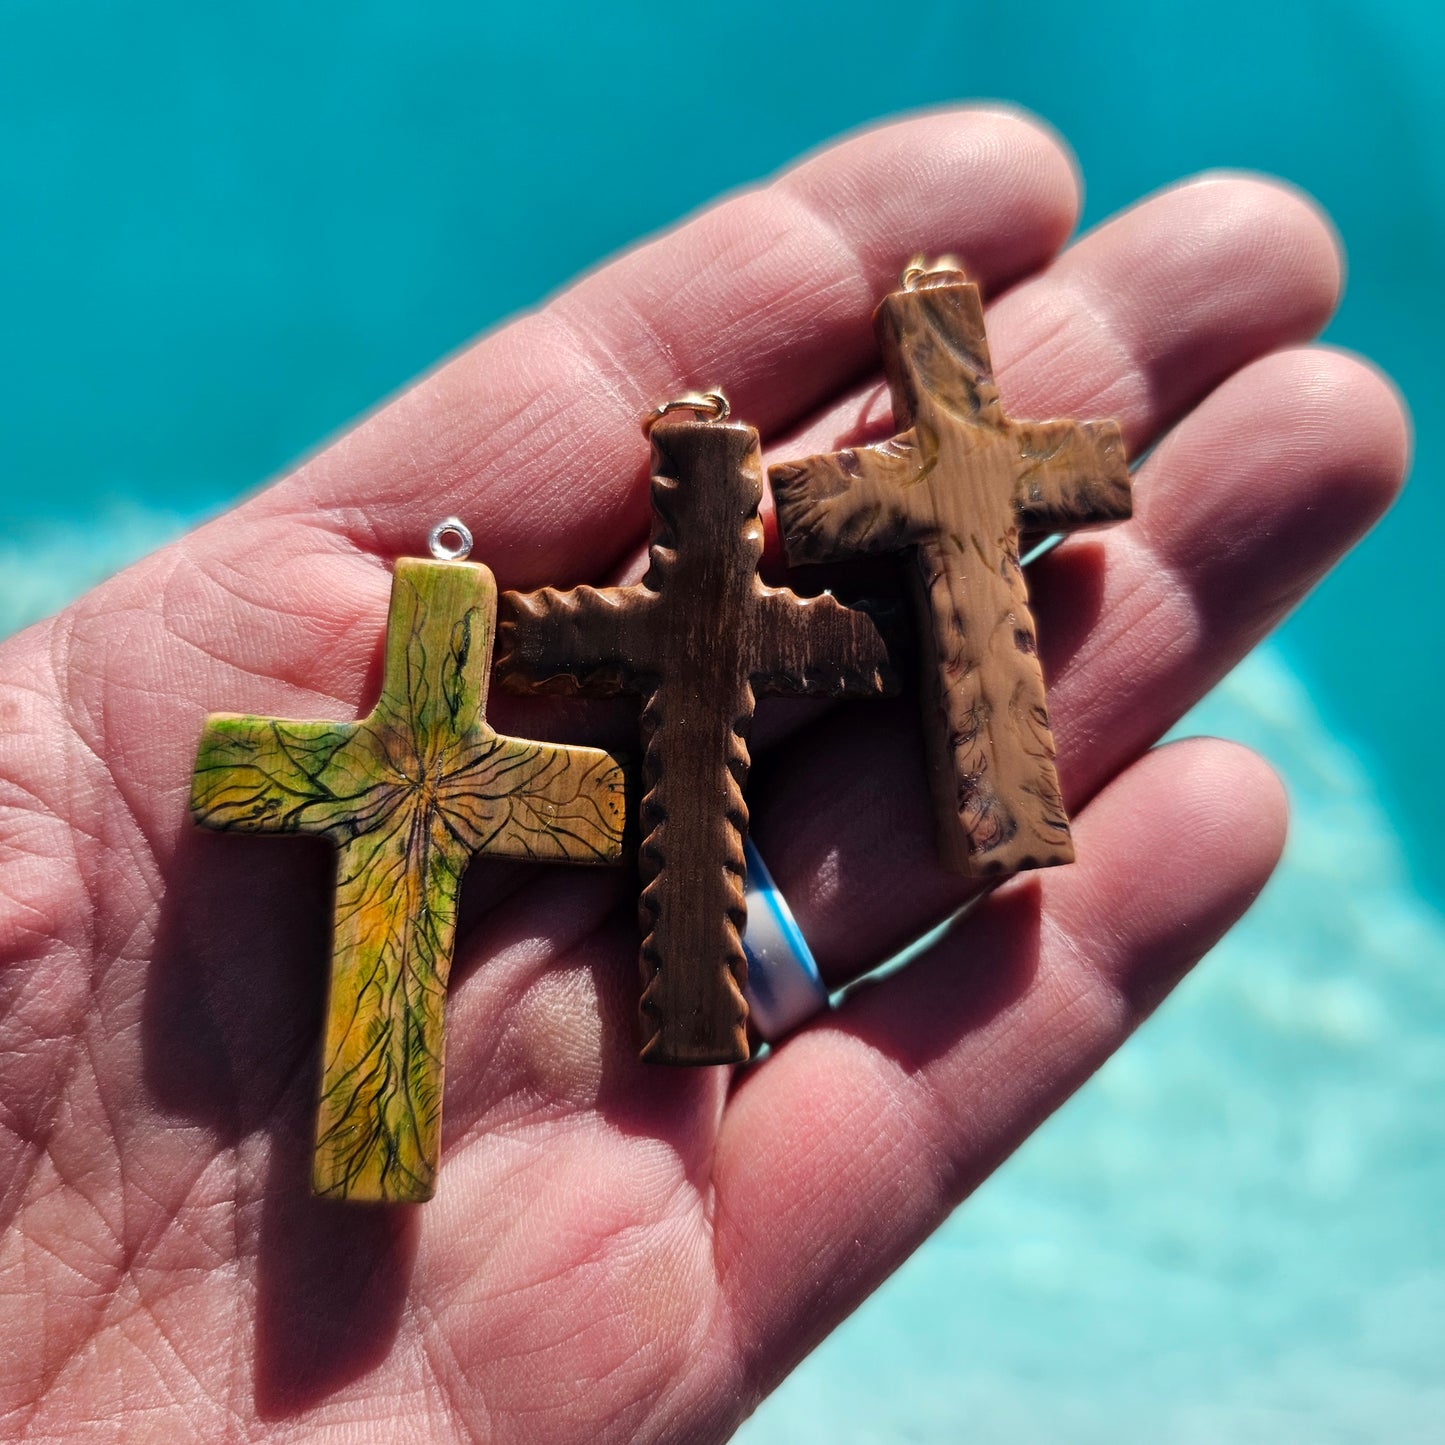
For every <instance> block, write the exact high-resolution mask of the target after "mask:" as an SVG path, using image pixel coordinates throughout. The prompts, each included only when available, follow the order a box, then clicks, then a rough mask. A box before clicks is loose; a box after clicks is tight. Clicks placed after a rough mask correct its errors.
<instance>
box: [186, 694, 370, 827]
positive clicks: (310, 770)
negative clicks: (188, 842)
mask: <svg viewBox="0 0 1445 1445" xmlns="http://www.w3.org/2000/svg"><path fill="white" fill-rule="evenodd" d="M356 733H357V724H355V723H333V722H284V721H281V720H279V719H276V718H264V717H243V716H238V715H234V714H228V713H221V714H218V715H216V716H214V717H211V718H209V719H207V722H206V726H205V730H204V732H203V733H202V735H201V745H200V751H199V753H198V755H197V758H196V771H195V774H194V776H193V778H192V780H191V816H192V817H193V818H194V819H195V821H196V822H197V823H199V824H200V825H201V826H202V827H203V828H214V829H217V830H220V829H226V830H232V831H236V832H242V833H326V834H333V835H335V836H338V837H340V836H347V835H349V834H350V833H352V832H353V831H355V830H354V828H353V826H352V824H353V821H354V819H355V817H356V814H357V812H358V807H359V805H360V806H364V803H363V796H364V794H365V792H366V788H367V784H366V782H365V781H364V780H363V779H361V778H353V777H352V776H351V775H350V772H349V770H348V769H347V768H346V767H345V766H344V761H343V757H342V756H338V755H341V754H342V750H343V749H344V748H345V746H346V744H347V743H349V742H350V741H351V740H352V739H353V738H354V737H355V736H356Z"/></svg>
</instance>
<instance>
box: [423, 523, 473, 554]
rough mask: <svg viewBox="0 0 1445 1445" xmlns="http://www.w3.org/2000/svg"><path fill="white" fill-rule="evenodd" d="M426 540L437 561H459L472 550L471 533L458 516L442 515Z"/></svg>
mask: <svg viewBox="0 0 1445 1445" xmlns="http://www.w3.org/2000/svg"><path fill="white" fill-rule="evenodd" d="M426 541H427V546H428V547H430V548H431V554H432V556H433V557H435V558H436V559H437V561H438V562H460V561H461V560H462V559H463V558H464V557H466V556H467V555H468V554H469V553H470V552H471V550H472V534H471V532H470V530H469V529H468V527H467V524H466V523H465V522H463V521H462V520H461V519H460V518H459V517H443V518H442V520H441V521H440V522H438V523H437V524H436V526H435V527H433V528H432V529H431V534H430V536H428V537H427V539H426Z"/></svg>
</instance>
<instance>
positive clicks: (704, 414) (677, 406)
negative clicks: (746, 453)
mask: <svg viewBox="0 0 1445 1445" xmlns="http://www.w3.org/2000/svg"><path fill="white" fill-rule="evenodd" d="M732 410H733V409H732V404H731V403H730V402H729V401H728V399H727V397H725V396H724V395H723V394H722V392H721V391H719V390H718V389H717V388H716V387H714V388H713V389H712V390H711V391H690V392H688V393H687V395H686V396H679V397H676V398H674V399H673V400H672V401H665V402H663V403H662V405H661V406H655V407H653V408H652V410H651V411H650V412H648V413H647V415H646V416H644V417H643V418H642V434H643V436H645V437H650V436H651V435H652V429H653V427H655V426H656V425H657V424H658V422H660V421H661V420H662V419H663V417H665V416H668V415H670V414H671V413H672V412H675V411H690V412H692V413H693V414H694V415H695V416H696V417H697V418H698V420H699V421H726V420H727V419H728V417H730V416H731V415H732Z"/></svg>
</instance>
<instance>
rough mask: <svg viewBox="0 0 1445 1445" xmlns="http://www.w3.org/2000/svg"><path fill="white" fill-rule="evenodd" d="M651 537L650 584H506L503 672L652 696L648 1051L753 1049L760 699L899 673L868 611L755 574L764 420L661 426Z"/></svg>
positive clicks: (645, 912) (647, 757) (519, 680)
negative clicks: (751, 960)
mask: <svg viewBox="0 0 1445 1445" xmlns="http://www.w3.org/2000/svg"><path fill="white" fill-rule="evenodd" d="M652 445H653V478H652V505H653V535H652V546H651V552H650V566H649V569H648V573H647V576H646V577H645V578H644V579H643V581H642V582H641V583H640V584H638V585H637V586H633V587H611V588H603V589H598V588H592V587H581V588H578V589H576V590H575V591H571V592H560V591H557V590H555V589H552V588H546V589H544V590H542V591H540V592H530V593H525V594H522V593H511V592H509V593H505V594H503V597H502V614H501V626H500V631H499V659H498V676H499V677H501V678H503V679H504V680H505V681H506V683H507V685H508V686H511V687H515V688H517V689H518V690H520V691H542V692H548V691H550V692H570V693H586V694H590V695H611V694H616V693H620V692H630V693H636V694H638V695H639V696H640V697H641V699H642V715H641V728H642V736H643V741H644V745H645V750H644V754H643V770H644V786H645V789H646V792H645V795H644V797H643V800H642V806H641V832H642V834H643V839H642V844H641V847H640V852H639V867H640V870H641V874H642V884H643V887H642V893H641V898H640V903H639V912H640V919H641V926H642V932H643V942H642V956H641V967H642V978H643V995H642V1019H643V1035H644V1042H643V1045H642V1056H643V1058H645V1059H647V1060H649V1061H651V1062H654V1063H665V1064H725V1063H737V1062H741V1061H742V1060H744V1059H746V1058H747V1056H748V1045H747V1033H746V1028H745V1023H746V1019H747V1004H746V1003H745V1001H744V998H743V985H744V983H745V981H746V971H747V963H746V960H745V958H744V955H743V950H742V944H741V931H742V928H743V926H744V923H745V921H746V912H745V905H744V902H743V878H744V863H743V841H744V839H745V837H746V835H747V826H748V810H747V804H746V802H745V801H744V797H743V793H744V788H745V787H746V784H747V774H748V765H749V758H748V733H749V729H750V727H751V724H752V717H753V705H754V700H755V698H756V697H758V696H759V695H761V694H765V693H782V694H788V695H792V696H802V695H818V696H828V697H877V696H881V695H883V694H884V693H886V692H888V691H890V690H892V688H893V687H894V686H895V684H894V679H893V676H892V672H891V670H890V668H889V664H888V657H887V650H886V648H885V646H884V644H883V640H882V638H881V637H880V635H879V633H878V630H877V628H876V627H875V626H874V624H873V622H872V621H871V620H870V619H869V618H868V616H867V615H866V614H864V613H862V612H859V611H857V610H855V609H853V608H849V607H845V606H843V604H842V603H840V602H838V601H836V600H835V599H834V598H832V597H831V596H828V595H824V596H821V597H810V598H804V597H799V596H798V595H797V594H796V593H793V592H790V591H787V590H786V589H777V588H771V587H766V586H764V585H763V583H762V582H761V581H760V580H759V578H758V562H759V560H760V559H761V557H762V551H763V528H762V523H761V522H760V521H759V519H758V504H759V503H760V502H761V500H762V464H761V461H760V458H759V453H758V438H757V433H756V432H755V431H754V430H753V429H752V428H751V427H749V426H744V425H741V424H739V423H735V422H716V421H712V422H703V421H677V420H668V421H664V422H661V423H659V424H658V425H657V426H656V427H654V428H653V431H652Z"/></svg>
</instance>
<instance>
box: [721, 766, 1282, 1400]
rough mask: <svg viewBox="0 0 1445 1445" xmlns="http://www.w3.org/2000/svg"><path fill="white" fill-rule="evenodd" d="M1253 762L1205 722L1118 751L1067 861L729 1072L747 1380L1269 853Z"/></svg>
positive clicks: (839, 1306)
mask: <svg viewBox="0 0 1445 1445" xmlns="http://www.w3.org/2000/svg"><path fill="white" fill-rule="evenodd" d="M1285 811H1286V807H1285V801H1284V797H1283V793H1282V790H1281V789H1280V786H1279V784H1278V781H1277V780H1276V779H1275V778H1274V776H1273V774H1272V773H1271V772H1270V771H1269V769H1268V768H1267V767H1266V766H1265V765H1264V764H1263V763H1261V762H1260V761H1259V760H1258V759H1256V758H1254V757H1253V756H1252V755H1250V754H1248V753H1246V752H1245V751H1244V750H1243V749H1240V748H1237V747H1234V746H1233V745H1231V744H1226V743H1220V742H1216V741H1213V740H1209V741H1203V740H1197V741H1193V742H1189V743H1181V744H1175V745H1173V746H1170V747H1167V748H1163V749H1161V750H1159V751H1158V752H1156V753H1153V754H1150V755H1149V756H1147V757H1146V758H1144V759H1142V760H1140V761H1139V762H1138V763H1136V764H1135V765H1134V766H1133V767H1132V768H1131V769H1130V770H1129V771H1128V772H1127V773H1125V774H1124V775H1123V776H1122V777H1121V778H1119V779H1118V780H1117V781H1116V782H1115V783H1114V784H1112V785H1111V786H1110V787H1109V788H1108V789H1107V790H1106V791H1105V792H1104V793H1103V794H1101V796H1100V797H1099V798H1098V799H1097V800H1096V801H1095V802H1094V803H1092V804H1091V805H1090V806H1089V808H1088V809H1087V810H1086V811H1085V813H1084V814H1083V815H1082V816H1081V817H1080V819H1079V842H1080V849H1079V856H1080V859H1081V861H1080V862H1079V863H1078V864H1077V865H1075V866H1074V867H1072V868H1065V869H1057V870H1053V871H1051V872H1048V873H1045V874H1035V875H1032V876H1031V877H1029V878H1027V879H1017V880H1014V881H1011V882H1010V883H1009V884H1008V885H1006V886H1005V888H1004V889H1002V890H1000V892H999V893H998V894H997V895H996V896H995V897H994V898H992V899H990V900H989V901H988V902H987V903H986V904H985V905H984V906H983V907H982V909H981V910H980V912H979V913H978V914H977V915H976V916H975V917H974V918H972V919H970V920H969V922H968V924H967V926H966V927H963V928H960V929H959V930H958V931H957V932H956V933H954V934H952V935H950V936H949V937H948V938H947V939H946V940H945V942H944V943H943V944H941V945H940V946H939V947H937V948H936V949H935V950H934V951H933V952H932V953H930V954H928V955H926V956H925V957H924V958H922V959H920V960H918V961H916V962H915V963H914V964H913V965H912V966H910V967H909V968H908V969H906V970H905V971H904V972H903V973H902V974H900V975H897V976H895V977H893V978H891V979H888V980H886V981H885V982H883V983H882V984H880V985H877V986H875V987H873V988H870V989H866V990H864V991H863V992H861V993H859V994H858V995H856V996H855V997H854V998H853V999H851V1000H850V1001H848V1003H846V1004H845V1005H844V1007H843V1008H842V1009H840V1010H839V1011H838V1012H837V1013H836V1014H834V1015H832V1016H829V1017H826V1018H824V1019H821V1020H819V1021H818V1022H817V1023H815V1024H814V1025H812V1026H810V1027H809V1028H807V1029H806V1030H804V1031H803V1032H802V1033H800V1034H798V1035H796V1036H795V1037H794V1038H792V1039H790V1040H789V1041H788V1042H786V1043H785V1044H784V1045H783V1046H782V1047H781V1048H780V1049H779V1050H778V1051H777V1054H776V1056H775V1057H773V1058H770V1059H768V1060H767V1061H766V1062H764V1063H763V1064H762V1065H761V1066H760V1067H759V1068H758V1069H757V1070H756V1071H755V1072H753V1073H751V1074H749V1075H745V1076H744V1077H743V1079H742V1082H741V1083H740V1085H739V1087H738V1088H737V1090H736V1092H735V1094H734V1097H733V1099H732V1101H731V1104H730V1107H729V1108H728V1110H727V1113H726V1114H725V1116H724V1122H723V1128H722V1132H721V1135H720V1138H719V1143H718V1149H717V1154H716V1162H715V1167H714V1180H715V1183H716V1188H717V1200H718V1203H717V1212H716V1219H717V1234H716V1238H715V1251H716V1258H717V1260H718V1267H719V1274H720V1277H721V1279H722V1281H723V1286H724V1289H725V1292H726V1295H727V1297H728V1299H729V1301H730V1303H731V1308H732V1311H733V1321H734V1328H735V1330H736V1334H737V1337H738V1338H739V1339H741V1340H743V1341H745V1342H746V1344H747V1348H748V1349H749V1352H750V1354H751V1357H752V1359H753V1361H754V1368H755V1370H756V1371H757V1378H755V1380H754V1381H753V1384H754V1386H755V1387H756V1388H757V1389H758V1391H759V1393H761V1392H762V1391H765V1390H766V1389H767V1388H769V1387H770V1386H771V1385H772V1384H774V1383H776V1381H777V1379H779V1378H780V1377H781V1376H782V1375H783V1374H785V1373H786V1372H787V1370H788V1369H790V1368H791V1367H792V1365H793V1364H794V1363H796V1361H797V1360H798V1359H799V1358H800V1357H801V1356H802V1355H803V1354H804V1353H805V1352H806V1351H807V1349H808V1348H810V1347H811V1345H812V1344H814V1343H815V1342H816V1341H817V1340H818V1339H820V1338H821V1337H822V1335H823V1334H825V1333H826V1332H827V1331H828V1330H829V1329H831V1328H832V1327H833V1325H835V1324H836V1323H837V1322H838V1320H839V1319H841V1318H842V1317H843V1316H844V1315H845V1314H847V1313H848V1312H849V1311H850V1310H851V1309H853V1308H854V1307H855V1306H856V1305H857V1304H858V1303H859V1302H860V1301H861V1299H862V1298H863V1297H864V1296H865V1295H866V1294H867V1293H868V1292H869V1291H870V1290H872V1289H873V1288H874V1287H875V1286H876V1285H877V1284H878V1283H879V1282H880V1281H881V1280H882V1279H883V1278H884V1277H885V1276H886V1275H887V1274H888V1273H889V1272H890V1271H891V1270H893V1269H894V1268H896V1267H897V1266H898V1264H900V1263H901V1262H902V1260H903V1259H904V1258H905V1257H906V1256H907V1255H908V1254H909V1253H910V1252H911V1251H912V1250H913V1249H914V1248H915V1247H916V1246H917V1245H918V1244H919V1243H920V1242H921V1241H922V1240H923V1239H924V1238H925V1237H926V1235H927V1234H928V1233H929V1232H930V1231H931V1230H932V1229H934V1228H935V1227H936V1226H937V1225H938V1224H939V1223H940V1222H941V1220H942V1219H943V1218H944V1216H945V1215H946V1214H947V1213H948V1212H949V1210H950V1209H952V1208H953V1207H954V1206H955V1205H956V1204H957V1203H958V1202H959V1200H960V1199H962V1198H964V1197H965V1196H966V1195H967V1194H968V1193H969V1192H970V1191H971V1190H972V1189H973V1188H974V1187H975V1186H976V1185H977V1184H978V1183H979V1182H980V1181H981V1180H982V1179H983V1178H984V1177H986V1176H987V1174H988V1173H990V1172H991V1171H992V1170H993V1169H994V1168H995V1167H996V1166H997V1165H998V1164H999V1163H1000V1162H1001V1161H1002V1160H1003V1159H1004V1158H1005V1157H1006V1156H1007V1155H1008V1154H1009V1153H1010V1152H1011V1151H1012V1150H1013V1149H1014V1148H1016V1147H1017V1146H1018V1144H1019V1143H1020V1142H1021V1141H1022V1140H1023V1139H1024V1138H1025V1137H1026V1136H1027V1135H1028V1134H1029V1133H1030V1132H1031V1131H1032V1130H1033V1129H1034V1128H1035V1127H1037V1125H1038V1124H1039V1123H1040V1122H1041V1121H1042V1120H1043V1119H1044V1118H1045V1117H1046V1116H1047V1115H1048V1114H1049V1113H1051V1112H1052V1111H1053V1110H1054V1109H1056V1108H1057V1107H1058V1106H1059V1105H1060V1104H1061V1103H1062V1102H1063V1101H1064V1099H1065V1098H1067V1097H1068V1095H1069V1094H1070V1093H1071V1092H1072V1091H1073V1090H1074V1089H1076V1088H1077V1087H1078V1086H1079V1084H1080V1083H1082V1082H1083V1080H1084V1079H1085V1078H1087V1077H1088V1075H1089V1074H1090V1073H1092V1072H1093V1070H1094V1069H1096V1068H1097V1067H1098V1066H1099V1065H1100V1064H1101V1063H1102V1062H1103V1061H1104V1059H1105V1058H1106V1057H1107V1056H1108V1055H1109V1054H1110V1053H1111V1052H1112V1051H1113V1050H1114V1049H1116V1048H1117V1047H1118V1046H1119V1044H1120V1043H1121V1042H1122V1041H1123V1040H1124V1038H1125V1037H1126V1036H1127V1034H1128V1033H1129V1032H1130V1030H1131V1029H1132V1028H1133V1027H1134V1026H1135V1024H1137V1022H1138V1021H1139V1020H1140V1018H1141V1017H1142V1016H1143V1015H1144V1014H1145V1013H1147V1012H1148V1011H1149V1009H1151V1008H1152V1007H1153V1006H1154V1005H1155V1004H1156V1003H1157V1002H1158V1001H1159V999H1160V998H1161V997H1162V996H1163V994H1164V993H1166V992H1167V991H1168V990H1169V989H1170V988H1171V987H1172V986H1173V985H1174V983H1175V982H1177V980H1178V979H1179V977H1180V976H1181V975H1182V974H1183V972H1184V971H1185V970H1186V969H1187V968H1188V967H1189V966H1190V965H1192V964H1193V963H1194V962H1195V961H1196V960H1197V959H1198V958H1199V957H1200V956H1201V955H1202V954H1203V953H1204V952H1205V951H1206V950H1207V949H1208V948H1209V947H1210V946H1211V944H1212V943H1213V942H1214V941H1215V940H1216V939H1217V938H1218V937H1219V936H1220V935H1221V934H1222V933H1223V932H1224V931H1225V930H1226V929H1227V928H1228V927H1229V926H1230V924H1231V923H1232V922H1233V921H1234V920H1235V919H1236V918H1238V916H1239V915H1240V914H1241V913H1242V912H1243V911H1244V910H1245V909H1246V908H1247V907H1248V905H1249V903H1250V902H1251V901H1252V900H1253V898H1254V896H1255V894H1256V893H1257V892H1258V890H1259V889H1260V887H1261V886H1262V885H1263V883H1264V881H1265V879H1266V878H1267V877H1268V875H1269V873H1270V871H1271V869H1272V868H1273V867H1274V864H1275V861H1276V860H1277V858H1278V855H1279V850H1280V848H1281V846H1282V844H1283V840H1284V828H1285Z"/></svg>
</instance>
